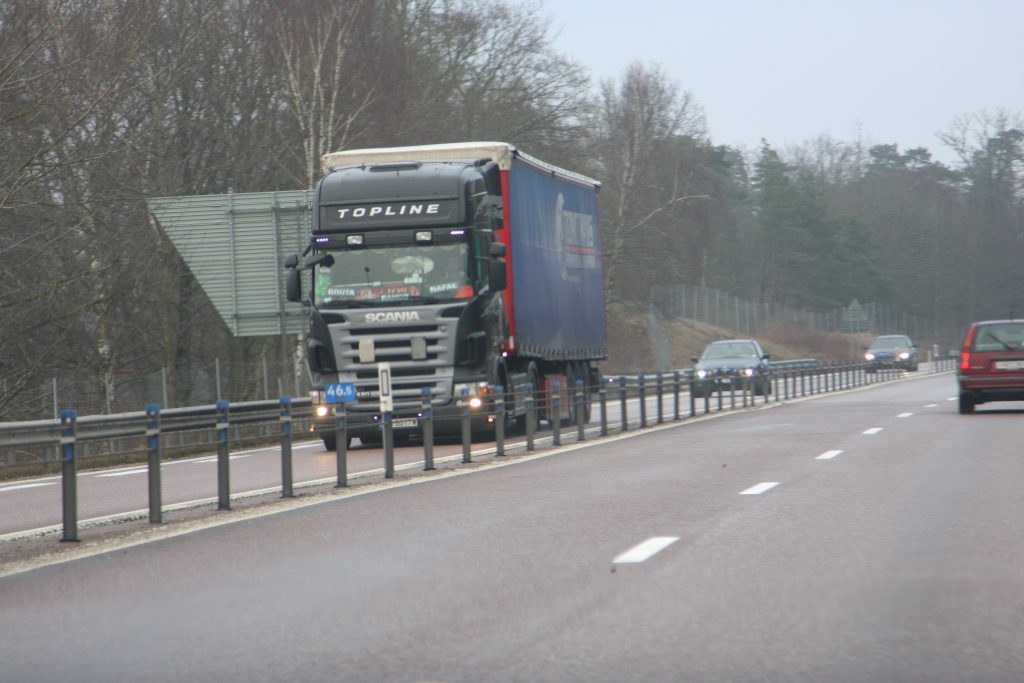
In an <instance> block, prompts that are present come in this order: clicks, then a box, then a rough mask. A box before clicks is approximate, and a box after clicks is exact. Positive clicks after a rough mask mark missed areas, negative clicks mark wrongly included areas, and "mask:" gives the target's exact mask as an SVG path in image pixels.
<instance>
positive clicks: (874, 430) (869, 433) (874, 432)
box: [861, 427, 885, 436]
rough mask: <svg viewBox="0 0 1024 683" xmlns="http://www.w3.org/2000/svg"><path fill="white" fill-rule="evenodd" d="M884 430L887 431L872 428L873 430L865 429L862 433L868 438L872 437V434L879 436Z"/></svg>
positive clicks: (881, 428)
mask: <svg viewBox="0 0 1024 683" xmlns="http://www.w3.org/2000/svg"><path fill="white" fill-rule="evenodd" d="M883 429H885V427H872V428H871V429H865V430H864V431H863V432H861V433H862V434H867V435H868V436H870V435H872V434H877V433H878V432H880V431H882V430H883Z"/></svg>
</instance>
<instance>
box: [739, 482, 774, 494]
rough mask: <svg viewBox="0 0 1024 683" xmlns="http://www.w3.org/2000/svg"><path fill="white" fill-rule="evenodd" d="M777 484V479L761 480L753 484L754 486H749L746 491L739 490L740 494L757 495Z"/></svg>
mask: <svg viewBox="0 0 1024 683" xmlns="http://www.w3.org/2000/svg"><path fill="white" fill-rule="evenodd" d="M778 485H779V482H777V481H762V482H761V483H760V484H755V485H754V486H751V487H750V488H749V489H747V490H746V491H740V495H741V496H757V495H760V494H762V493H764V492H765V491H770V490H771V489H773V488H775V487H776V486H778Z"/></svg>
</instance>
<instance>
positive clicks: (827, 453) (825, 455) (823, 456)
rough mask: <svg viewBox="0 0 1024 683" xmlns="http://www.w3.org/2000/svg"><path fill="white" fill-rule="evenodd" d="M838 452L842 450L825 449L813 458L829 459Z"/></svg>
mask: <svg viewBox="0 0 1024 683" xmlns="http://www.w3.org/2000/svg"><path fill="white" fill-rule="evenodd" d="M840 453H842V451H825V452H824V453H822V454H821V455H819V456H818V457H817V458H815V460H831V459H832V458H834V457H836V456H837V455H839V454H840Z"/></svg>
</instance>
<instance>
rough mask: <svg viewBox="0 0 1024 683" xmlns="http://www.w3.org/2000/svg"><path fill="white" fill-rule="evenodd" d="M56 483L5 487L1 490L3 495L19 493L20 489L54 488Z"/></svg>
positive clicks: (48, 482)
mask: <svg viewBox="0 0 1024 683" xmlns="http://www.w3.org/2000/svg"><path fill="white" fill-rule="evenodd" d="M56 483H57V482H55V481H47V482H40V483H38V484H18V485H16V486H4V487H3V488H0V493H3V492H4V491H18V490H20V489H34V488H37V487H39V486H53V485H55V484H56Z"/></svg>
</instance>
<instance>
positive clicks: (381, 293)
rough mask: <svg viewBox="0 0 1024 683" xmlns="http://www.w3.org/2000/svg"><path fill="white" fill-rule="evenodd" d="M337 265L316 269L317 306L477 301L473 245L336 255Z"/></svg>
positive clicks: (363, 251)
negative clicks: (471, 267) (471, 260)
mask: <svg viewBox="0 0 1024 683" xmlns="http://www.w3.org/2000/svg"><path fill="white" fill-rule="evenodd" d="M331 255H332V256H333V257H334V262H333V263H332V264H331V265H330V266H321V267H319V268H317V269H316V275H315V280H314V283H315V286H314V292H315V295H316V305H317V306H323V307H329V306H345V305H352V304H357V305H374V304H377V303H391V302H401V301H410V300H417V301H422V300H424V299H428V300H432V301H434V300H436V301H447V300H452V299H468V298H471V297H472V296H473V286H472V281H471V280H470V278H469V275H468V272H467V269H468V267H469V245H468V244H467V243H465V242H460V243H456V244H440V245H416V246H412V245H402V246H393V247H377V248H370V249H354V250H350V251H332V252H331Z"/></svg>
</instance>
